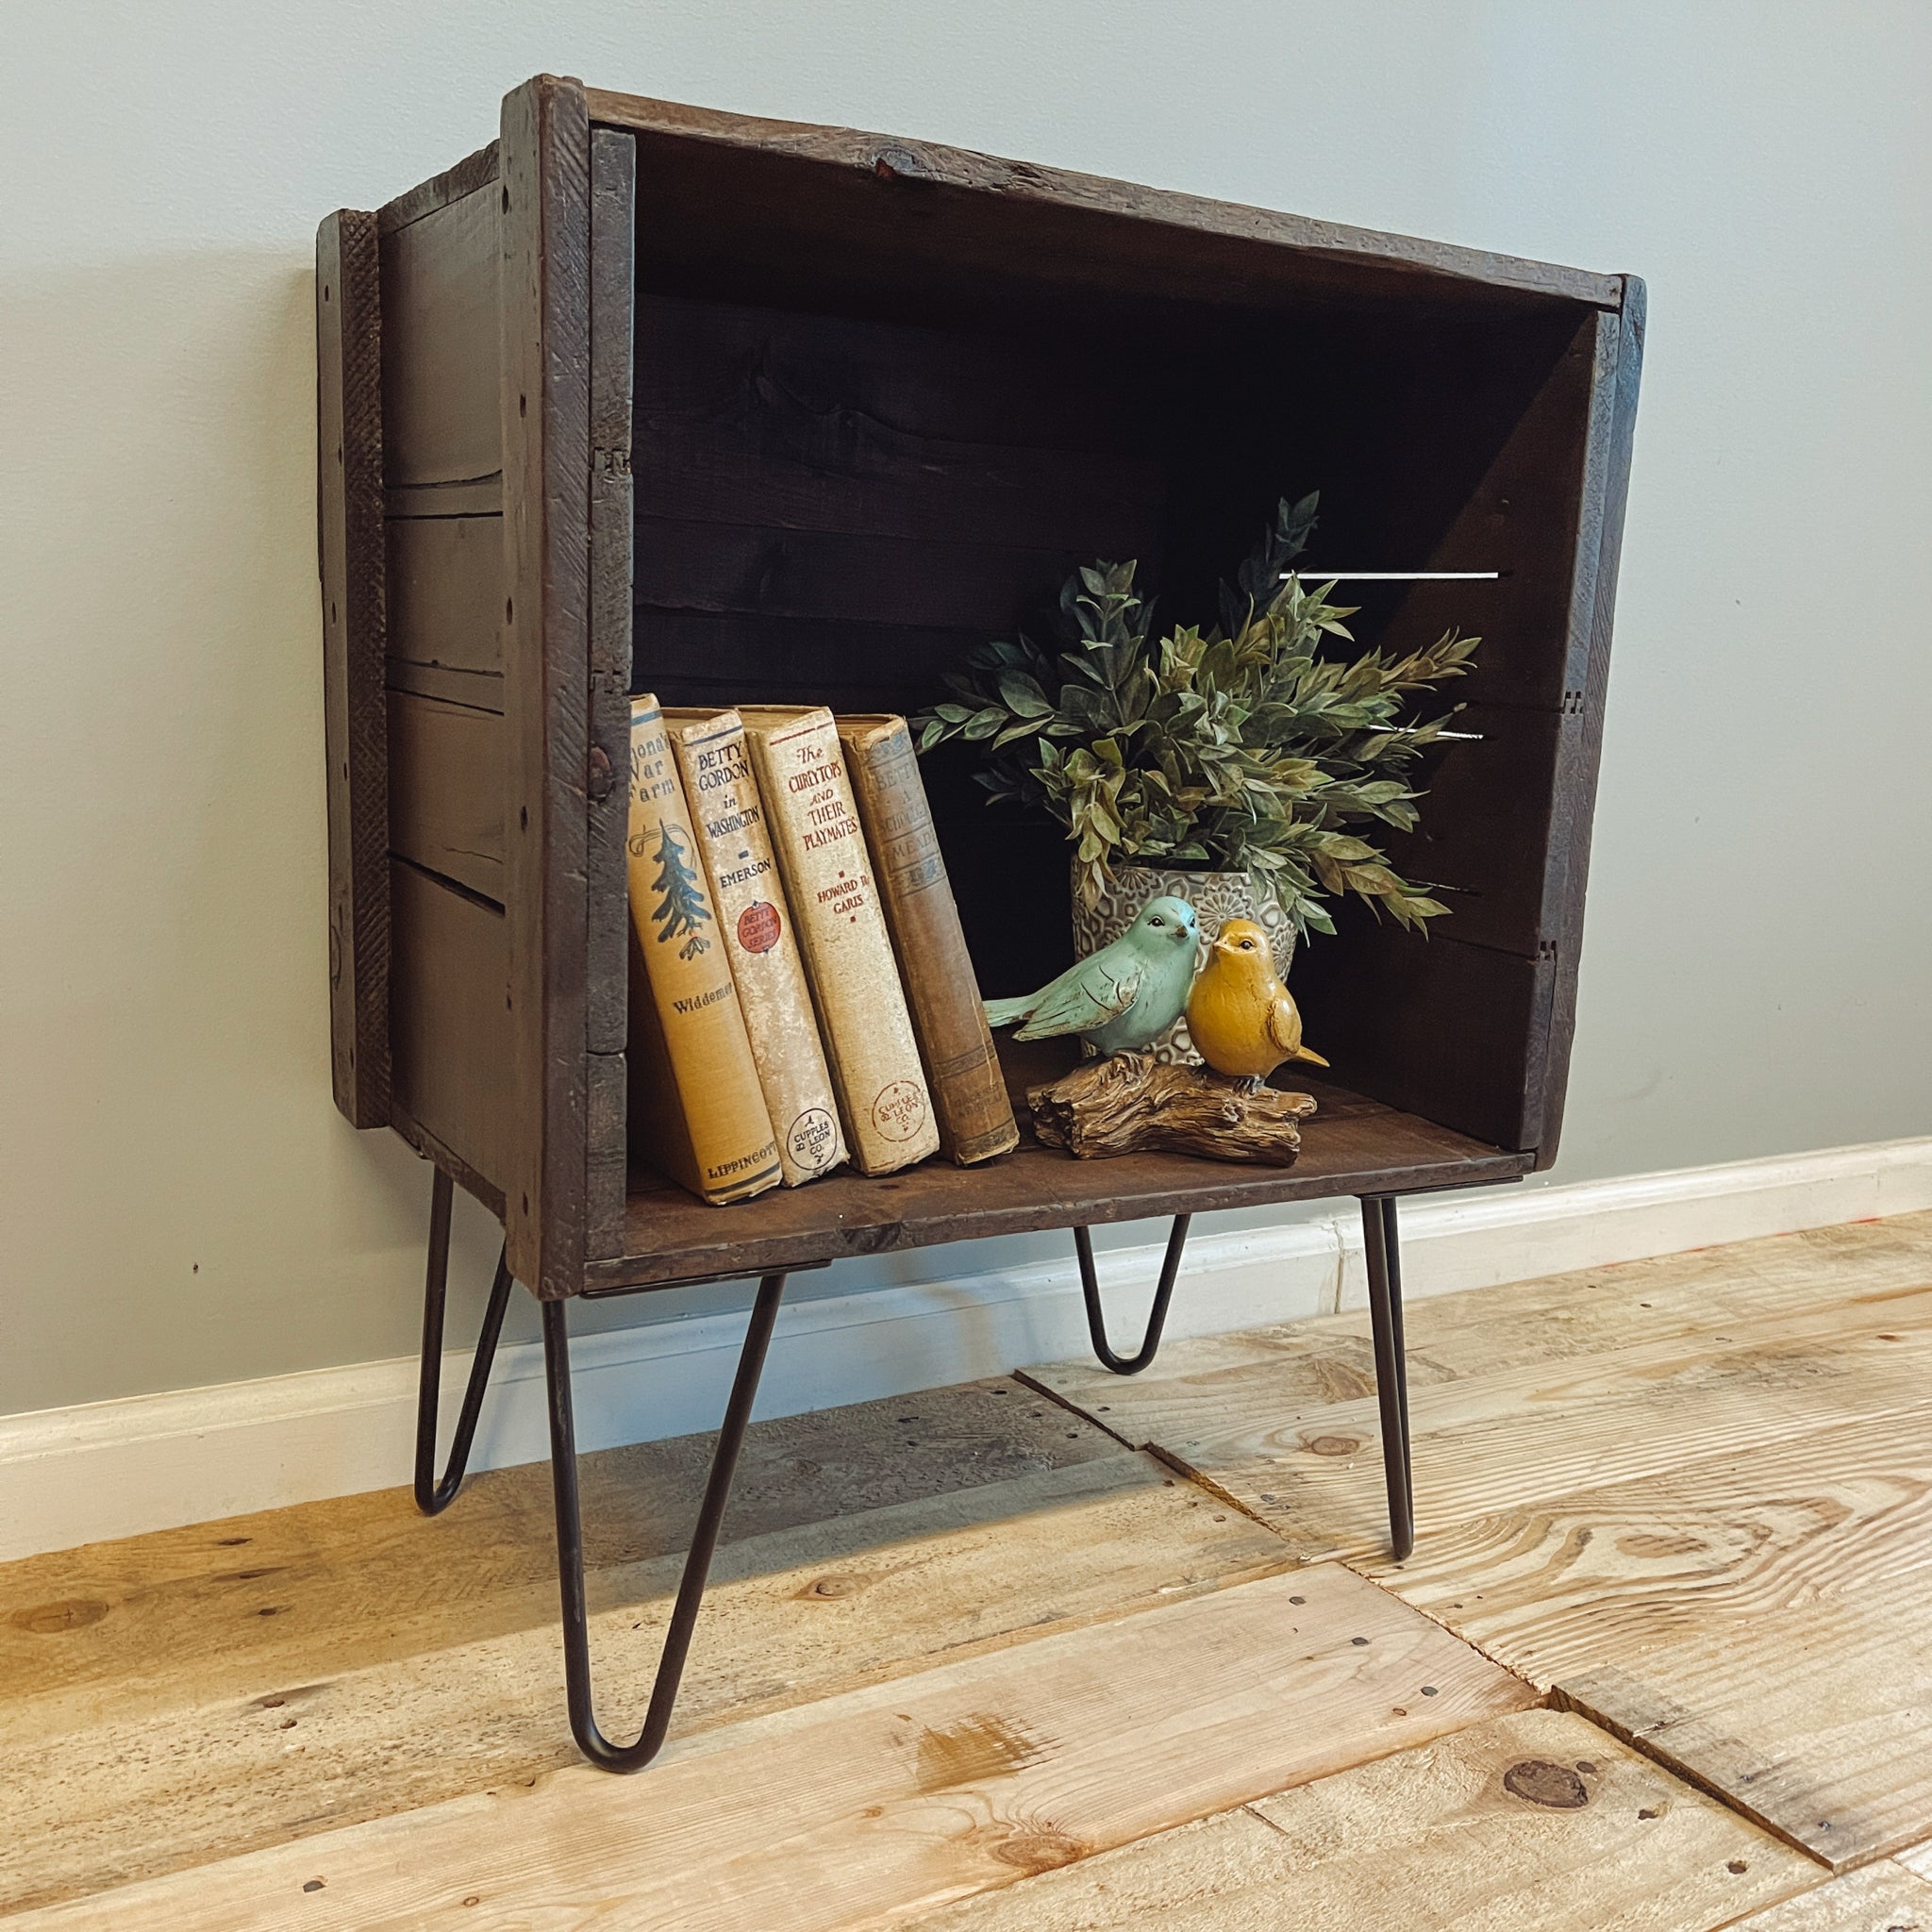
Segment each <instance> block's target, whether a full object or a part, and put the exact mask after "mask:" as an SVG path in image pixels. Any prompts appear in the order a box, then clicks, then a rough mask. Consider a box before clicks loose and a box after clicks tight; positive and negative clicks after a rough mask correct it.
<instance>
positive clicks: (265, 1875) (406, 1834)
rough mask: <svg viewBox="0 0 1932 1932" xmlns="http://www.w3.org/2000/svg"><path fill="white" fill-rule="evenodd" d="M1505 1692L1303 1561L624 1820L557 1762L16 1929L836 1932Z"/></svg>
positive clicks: (856, 1726)
mask: <svg viewBox="0 0 1932 1932" xmlns="http://www.w3.org/2000/svg"><path fill="white" fill-rule="evenodd" d="M1291 1597H1293V1598H1296V1599H1299V1601H1298V1602H1292V1603H1291V1601H1290V1599H1291ZM1423 1684H1428V1685H1431V1686H1433V1687H1434V1688H1435V1690H1436V1692H1437V1694H1436V1695H1435V1696H1433V1697H1424V1696H1423V1695H1422V1693H1421V1686H1422V1685H1423ZM1526 1695H1527V1693H1526V1692H1525V1691H1524V1689H1523V1687H1522V1686H1521V1685H1520V1684H1519V1683H1517V1681H1516V1680H1515V1679H1513V1678H1511V1677H1509V1676H1507V1674H1504V1673H1502V1672H1499V1671H1497V1670H1496V1669H1495V1668H1494V1667H1493V1666H1491V1665H1490V1664H1487V1663H1485V1662H1484V1661H1483V1660H1482V1659H1481V1658H1480V1657H1477V1656H1476V1655H1475V1653H1474V1652H1473V1651H1471V1650H1469V1649H1468V1648H1467V1647H1466V1646H1464V1645H1462V1644H1459V1643H1457V1641H1455V1640H1454V1639H1453V1638H1450V1637H1448V1636H1447V1635H1446V1634H1445V1633H1443V1632H1442V1631H1441V1630H1439V1629H1438V1628H1437V1627H1436V1626H1435V1625H1433V1624H1428V1623H1427V1622H1426V1621H1425V1620H1424V1619H1422V1618H1419V1617H1416V1616H1415V1615H1414V1613H1413V1612H1410V1611H1407V1610H1406V1609H1404V1608H1403V1607H1401V1606H1399V1605H1397V1604H1395V1603H1393V1602H1392V1601H1391V1599H1390V1598H1388V1597H1387V1596H1385V1595H1384V1594H1383V1593H1382V1592H1380V1591H1377V1590H1375V1589H1374V1586H1373V1585H1371V1584H1367V1583H1364V1582H1362V1581H1361V1580H1360V1579H1359V1578H1357V1577H1355V1576H1353V1575H1351V1574H1349V1573H1348V1572H1346V1571H1344V1570H1340V1569H1334V1568H1323V1569H1316V1570H1309V1571H1305V1572H1300V1573H1297V1574H1294V1575H1293V1576H1289V1577H1275V1578H1266V1579H1263V1580H1260V1581H1257V1582H1253V1583H1246V1584H1241V1585H1238V1586H1236V1587H1234V1588H1232V1589H1228V1590H1223V1591H1216V1592H1213V1593H1211V1594H1208V1595H1206V1596H1202V1597H1197V1598H1194V1599H1192V1600H1191V1601H1186V1602H1182V1603H1178V1604H1174V1605H1172V1606H1170V1607H1163V1608H1160V1609H1153V1610H1148V1611H1145V1612H1143V1613H1142V1614H1141V1615H1138V1616H1134V1617H1131V1618H1127V1619H1124V1620H1123V1621H1121V1622H1118V1623H1113V1624H1104V1625H1101V1626H1098V1627H1091V1628H1087V1629H1080V1630H1074V1631H1071V1632H1065V1633H1061V1634H1058V1635H1054V1636H1049V1637H1045V1638H1042V1639H1041V1640H1040V1641H1037V1642H1033V1643H1028V1644H1024V1645H1021V1646H1019V1647H1018V1648H1014V1649H1008V1650H1005V1651H1001V1652H998V1653H996V1654H994V1655H992V1656H991V1657H978V1658H974V1659H972V1660H970V1661H967V1662H962V1663H956V1664H951V1665H947V1666H944V1667H942V1668H941V1669H938V1670H934V1671H929V1672H926V1673H924V1674H920V1675H918V1676H913V1677H901V1678H898V1679H896V1680H894V1681H891V1682H888V1683H885V1684H881V1685H876V1686H873V1687H869V1688H867V1689H863V1690H858V1691H850V1692H847V1693H845V1694H844V1695H842V1696H840V1697H837V1698H833V1699H829V1700H827V1701H825V1702H824V1703H822V1704H818V1705H815V1706H808V1707H804V1708H800V1709H793V1710H786V1711H779V1712H777V1713H774V1715H772V1716H769V1717H763V1718H755V1719H752V1720H750V1721H749V1722H747V1723H744V1724H734V1725H730V1726H727V1727H725V1728H724V1729H720V1730H716V1731H712V1732H709V1733H707V1734H704V1735H702V1736H700V1737H697V1738H694V1739H691V1740H689V1741H687V1742H686V1743H684V1744H683V1745H682V1746H681V1747H678V1746H674V1749H673V1753H672V1755H670V1756H668V1757H666V1758H664V1759H662V1760H660V1762H659V1763H658V1765H657V1766H656V1767H654V1769H653V1772H652V1774H651V1780H650V1786H649V1798H650V1804H649V1807H648V1812H647V1814H645V1815H647V1817H648V1821H649V1824H648V1829H647V1830H644V1831H642V1832H640V1830H639V1828H638V1821H639V1818H640V1813H639V1810H638V1798H639V1792H638V1788H637V1787H635V1786H633V1785H631V1784H629V1783H627V1782H626V1781H623V1780H619V1779H613V1778H610V1777H608V1776H607V1775H604V1774H600V1773H597V1772H594V1771H591V1770H590V1769H589V1768H588V1767H582V1766H574V1767H571V1768H569V1769H566V1770H562V1771H558V1772H554V1773H552V1774H549V1775H548V1776H546V1777H541V1778H540V1779H539V1780H538V1781H537V1783H536V1784H535V1786H534V1787H531V1788H525V1787H523V1786H521V1785H517V1786H512V1787H510V1788H508V1790H500V1791H493V1792H484V1793H478V1794H475V1795H473V1796H469V1797H464V1798H458V1799H454V1800H451V1801H449V1802H448V1803H446V1804H442V1805H439V1806H434V1807H428V1808H426V1809H424V1810H418V1811H414V1812H410V1813H408V1814H406V1815H405V1816H403V1817H401V1818H394V1819H383V1820H379V1821H375V1822H374V1823H371V1824H361V1825H355V1826H350V1827H348V1828H346V1829H343V1830H341V1831H336V1832H329V1833H325V1834H323V1835H321V1836H319V1837H317V1838H314V1839H309V1840H303V1841H300V1842H298V1843H295V1844H293V1845H279V1846H275V1847H272V1848H268V1849H264V1850H262V1851H259V1852H255V1853H251V1854H248V1855H245V1856H243V1857H239V1858H233V1859H229V1860H226V1861H225V1862H224V1863H222V1864H219V1865H215V1866H212V1867H208V1868H205V1869H202V1870H198V1871H192V1872H188V1873H182V1874H175V1875H173V1876H170V1877H163V1878H158V1879H152V1880H148V1881H145V1882H142V1883H141V1884H138V1885H134V1886H129V1887H126V1888H124V1889H122V1890H119V1891H115V1892H109V1893H106V1894H103V1895H100V1896H98V1897H95V1898H92V1899H83V1900H75V1901H73V1902H71V1903H69V1904H66V1905H58V1906H53V1907H47V1908H45V1910H44V1911H43V1912H42V1914H41V1915H39V1916H38V1917H35V1916H32V1915H29V1916H28V1917H26V1918H25V1919H24V1920H23V1924H46V1925H49V1926H52V1925H69V1926H72V1925H82V1924H116V1925H125V1924H142V1925H143V1926H153V1927H157V1928H160V1927H166V1926H170V1925H176V1924H193V1925H195V1926H196V1927H197V1928H199V1932H222V1928H224V1927H229V1926H237V1927H239V1926H243V1925H246V1926H249V1927H251V1928H257V1927H261V1928H266V1927H271V1926H276V1925H282V1924H295V1923H298V1922H299V1923H300V1924H302V1925H304V1926H305V1927H326V1926H331V1925H345V1926H350V1925H352V1926H355V1927H358V1932H359V1928H364V1927H372V1926H378V1925H386V1924H420V1925H429V1924H440V1923H443V1922H445V1921H446V1922H447V1923H449V1924H461V1925H464V1926H489V1925H495V1926H508V1925H512V1924H515V1925H528V1924H531V1923H533V1921H549V1922H553V1923H554V1922H556V1921H557V1919H558V1915H559V1914H564V1913H570V1914H574V1915H581V1914H582V1913H584V1912H585V1911H587V1910H592V1911H594V1912H596V1913H597V1914H599V1915H601V1916H603V1917H605V1918H607V1919H608V1920H610V1921H612V1922H617V1921H620V1920H621V1922H622V1923H624V1924H627V1925H633V1926H638V1927H643V1926H663V1927H666V1928H670V1927H675V1928H677V1932H708V1928H710V1927H719V1928H724V1927H729V1928H732V1932H741V1928H742V1927H744V1926H747V1925H762V1924H784V1925H786V1926H787V1927H789V1928H792V1932H811V1928H813V1927H824V1928H827V1932H830V1928H833V1927H840V1926H847V1925H851V1924H855V1923H857V1922H860V1921H863V1920H865V1919H866V1918H868V1917H869V1916H871V1915H874V1914H877V1913H881V1912H886V1911H905V1910H908V1909H909V1908H911V1907H917V1906H921V1905H933V1904H938V1903H941V1902H942V1901H944V1900H946V1899H949V1898H954V1897H958V1896H960V1895H962V1894H964V1893H967V1892H971V1891H974V1890H989V1889H992V1888H996V1887H998V1886H1002V1885H1007V1884H1011V1883H1012V1882H1014V1881H1015V1880H1016V1879H1018V1878H1020V1877H1021V1876H1022V1875H1023V1874H1025V1873H1027V1872H1029V1871H1038V1870H1041V1869H1045V1868H1048V1867H1051V1866H1054V1865H1058V1864H1061V1863H1064V1862H1066V1861H1067V1860H1068V1859H1070V1858H1074V1857H1082V1856H1091V1855H1092V1854H1094V1853H1097V1852H1101V1851H1105V1850H1107V1849H1109V1848H1110V1847H1112V1846H1114V1845H1118V1844H1122V1843H1125V1842H1128V1841H1130V1840H1134V1839H1137V1838H1142V1837H1145V1836H1148V1835H1149V1834H1151V1833H1153V1832H1156V1831H1159V1830H1163V1829H1166V1828H1168V1827H1169V1826H1172V1825H1174V1824H1181V1823H1184V1822H1186V1821H1187V1820H1188V1819H1190V1818H1194V1817H1200V1816H1205V1815H1208V1814H1210V1813H1212V1812H1214V1811H1217V1810H1222V1809H1224V1808H1226V1807H1229V1806H1231V1805H1235V1804H1240V1803H1242V1802H1244V1801H1245V1800H1247V1799H1249V1798H1253V1797H1257V1796H1259V1795H1260V1794H1261V1793H1263V1792H1264V1791H1269V1790H1280V1789H1281V1788H1283V1787H1284V1786H1287V1785H1290V1784H1292V1783H1297V1782H1300V1781H1302V1780H1305V1779H1307V1778H1311V1777H1318V1776H1321V1775H1323V1774H1324V1773H1326V1772H1329V1771H1332V1770H1335V1769H1338V1768H1340V1767H1341V1766H1343V1765H1346V1764H1348V1763H1351V1762H1354V1761H1356V1760H1357V1759H1359V1758H1360V1757H1362V1756H1363V1755H1364V1754H1365V1753H1367V1752H1375V1753H1387V1752H1391V1751H1399V1750H1402V1749H1405V1748H1407V1747H1408V1746H1411V1745H1415V1744H1420V1743H1424V1742H1426V1741H1428V1740H1430V1739H1433V1738H1436V1737H1440V1736H1441V1735H1442V1734H1443V1733H1444V1732H1446V1731H1449V1730H1452V1729H1455V1728H1457V1727H1459V1726H1461V1725H1464V1724H1469V1723H1472V1722H1474V1721H1478V1720H1481V1719H1484V1718H1488V1717H1493V1716H1499V1715H1502V1714H1504V1713H1506V1712H1507V1711H1509V1710H1511V1709H1515V1708H1521V1707H1522V1705H1523V1703H1524V1699H1525V1697H1526ZM1284 1711H1292V1712H1293V1713H1294V1721H1293V1723H1292V1724H1284V1723H1283V1721H1282V1713H1283V1712H1284ZM1398 1713H1400V1714H1398ZM1157 1739H1158V1740H1159V1748H1158V1750H1150V1744H1151V1743H1152V1741H1153V1740H1157ZM802 1767H808V1774H801V1768H802ZM781 1846H782V1847H783V1856H774V1852H775V1851H776V1849H777V1848H778V1847H781ZM318 1878H319V1879H320V1880H321V1881H322V1884H321V1886H320V1888H319V1889H317V1890H311V1891H308V1892H305V1891H304V1890H303V1887H304V1886H305V1885H307V1884H308V1883H309V1881H310V1880H311V1879H318ZM473 1899H474V1900H475V1904H469V1903H466V1902H467V1901H469V1900H473Z"/></svg>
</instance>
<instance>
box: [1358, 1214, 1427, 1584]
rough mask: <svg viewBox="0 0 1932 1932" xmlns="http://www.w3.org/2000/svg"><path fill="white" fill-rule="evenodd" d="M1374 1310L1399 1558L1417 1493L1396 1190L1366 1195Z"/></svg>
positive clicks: (1411, 1534) (1386, 1469)
mask: <svg viewBox="0 0 1932 1932" xmlns="http://www.w3.org/2000/svg"><path fill="white" fill-rule="evenodd" d="M1362 1241H1363V1245H1364V1246H1365V1247H1366V1249H1367V1250H1368V1261H1369V1312H1370V1315H1371V1318H1372V1319H1373V1321H1374V1330H1375V1400H1376V1402H1377V1403H1378V1405H1379V1406H1380V1407H1381V1411H1382V1474H1383V1477H1384V1479H1385V1481H1386V1482H1387V1484H1388V1488H1389V1541H1390V1545H1391V1549H1392V1550H1393V1552H1394V1557H1395V1560H1396V1562H1398V1563H1400V1562H1404V1561H1406V1560H1407V1557H1408V1555H1409V1553H1410V1551H1412V1550H1413V1549H1414V1548H1415V1495H1414V1491H1413V1489H1412V1488H1411V1485H1410V1474H1409V1459H1408V1365H1407V1359H1406V1357H1405V1356H1404V1353H1403V1344H1402V1247H1401V1240H1400V1237H1399V1235H1398V1233H1397V1230H1396V1225H1395V1196H1394V1195H1393V1194H1364V1195H1363V1196H1362Z"/></svg>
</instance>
